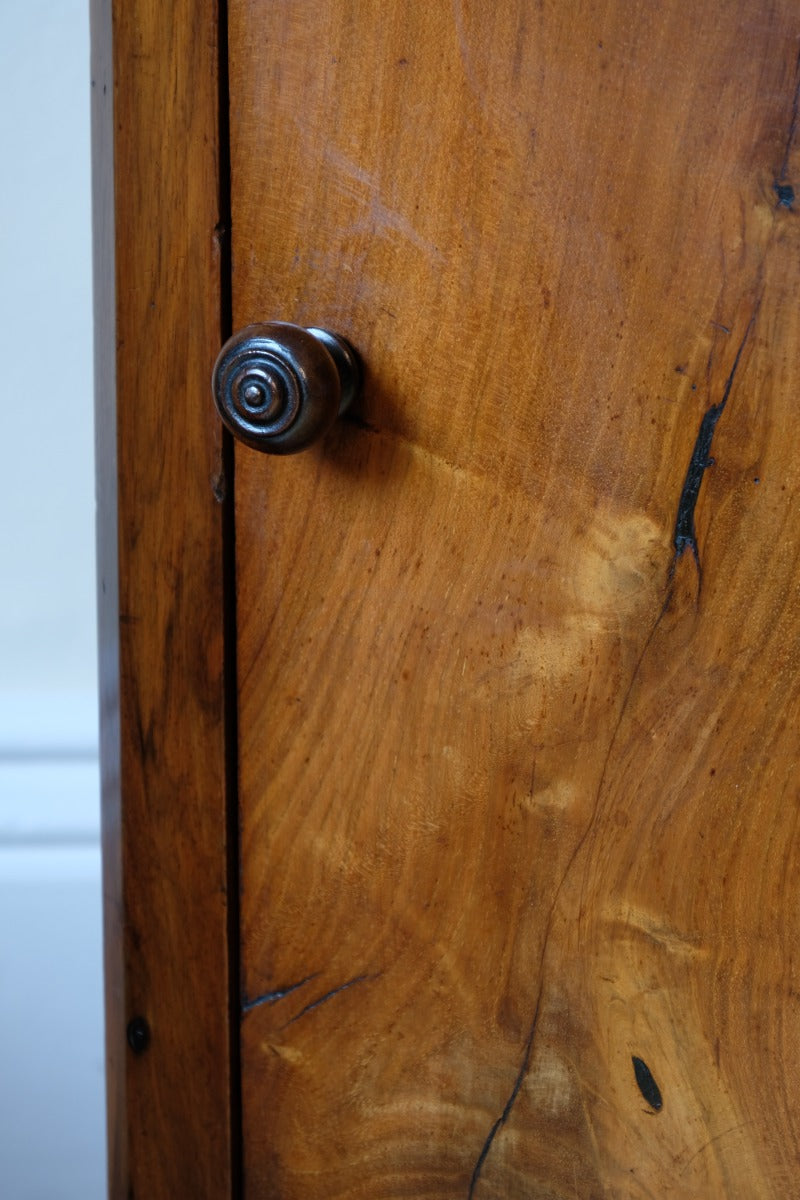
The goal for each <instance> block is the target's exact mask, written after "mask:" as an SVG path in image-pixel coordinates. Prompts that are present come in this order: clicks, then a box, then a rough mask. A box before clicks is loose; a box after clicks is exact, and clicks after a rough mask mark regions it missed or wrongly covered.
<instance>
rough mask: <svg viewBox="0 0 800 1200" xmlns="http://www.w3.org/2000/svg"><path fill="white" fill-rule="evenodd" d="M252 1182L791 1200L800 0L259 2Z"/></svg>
mask: <svg viewBox="0 0 800 1200" xmlns="http://www.w3.org/2000/svg"><path fill="white" fill-rule="evenodd" d="M228 15H229V63H230V135H231V167H232V176H231V178H232V218H233V224H232V229H233V245H232V296H233V317H234V327H239V326H244V325H246V324H248V323H251V322H254V321H263V320H270V319H280V320H288V321H294V322H297V323H299V324H306V325H312V324H313V325H320V326H324V327H327V328H330V329H332V330H335V331H337V332H339V333H342V334H344V335H346V336H347V337H348V338H349V339H350V340H351V341H352V342H353V344H354V345H355V346H356V347H357V348H358V350H359V351H360V353H361V355H362V357H363V360H364V363H365V368H366V380H365V387H364V395H363V400H362V402H361V404H360V407H359V408H358V410H357V411H356V412H355V413H353V414H352V415H351V416H349V417H348V418H346V419H345V420H343V421H341V422H339V423H338V425H337V426H336V427H335V428H334V430H333V432H331V433H330V435H329V436H328V437H327V438H326V439H325V440H324V442H323V443H322V444H321V445H319V446H318V447H317V448H315V449H312V450H310V451H308V452H306V453H304V454H302V455H298V456H297V457H296V458H291V459H273V458H270V457H267V456H262V455H259V454H258V453H256V452H254V451H252V450H250V449H247V448H245V447H237V450H236V587H237V623H238V646H237V658H238V728H239V766H238V773H239V797H240V821H241V860H240V873H241V879H240V883H241V914H240V915H241V979H242V997H241V1007H242V1023H241V1069H242V1105H243V1126H244V1185H245V1195H246V1196H248V1197H250V1198H252V1200H256V1198H259V1200H261V1198H263V1200H266V1198H267V1197H281V1200H323V1198H325V1200H357V1198H359V1197H363V1198H364V1200H367V1198H370V1200H377V1198H381V1200H383V1198H388V1197H414V1198H415V1200H421V1198H426V1200H427V1198H433V1197H464V1198H467V1197H475V1198H476V1200H484V1198H485V1200H489V1198H497V1200H499V1198H500V1197H522V1196H525V1197H531V1198H533V1197H536V1198H541V1200H543V1198H544V1197H564V1198H566V1197H575V1196H579V1197H587V1198H588V1197H600V1196H609V1197H610V1196H613V1197H645V1196H659V1197H661V1196H676V1197H677V1196H681V1197H697V1196H731V1197H742V1196H747V1197H762V1196H764V1197H766V1196H770V1197H773V1196H774V1197H779V1196H780V1197H783V1196H786V1195H788V1194H789V1193H790V1192H791V1191H792V1189H793V1187H794V1186H795V1181H796V1177H797V1166H798V1157H799V1154H800V1141H799V1140H798V1125H797V1117H796V1104H795V1102H794V1092H795V1081H796V1077H797V1073H798V1066H799V1065H800V1064H799V1063H798V1057H799V1047H800V1007H799V1006H798V988H799V987H800V982H799V980H800V961H798V949H797V947H798V944H799V943H798V935H799V934H800V928H799V925H800V906H798V894H799V893H798V868H799V867H800V857H799V855H800V849H799V848H798V843H797V829H798V813H799V812H800V810H799V809H798V799H799V796H798V782H799V779H798V732H797V720H798V682H797V665H798V658H799V651H800V643H799V642H798V638H799V636H800V625H799V624H798V617H799V616H800V610H799V608H798V582H799V581H800V554H799V552H798V538H797V529H796V520H797V516H796V513H797V497H798V485H799V483H800V479H799V477H798V455H797V441H798V433H799V432H800V409H798V389H799V388H800V336H799V335H800V323H799V322H798V311H797V296H798V283H800V241H798V236H799V235H798V225H797V203H796V201H795V196H794V188H793V181H794V180H795V179H796V173H797V166H798V149H797V125H798V81H799V80H800V76H799V75H798V36H799V35H800V25H798V14H797V8H796V5H795V4H794V3H791V2H789V0H779V2H777V3H775V4H772V5H769V6H766V7H765V5H764V4H763V3H762V2H761V0H730V2H726V0H715V2H713V3H702V4H701V3H691V4H687V3H686V2H685V0H664V2H663V3H659V4H653V3H650V2H649V0H648V2H645V0H641V2H625V3H622V2H612V3H607V4H597V3H594V2H590V0H576V2H574V3H569V4H563V3H551V2H549V0H545V2H544V3H532V2H531V0H496V2H495V3H492V4H486V3H484V2H483V0H453V2H452V3H451V2H450V0H430V2H428V3H424V4H408V3H387V2H381V3H378V2H377V0H337V2H332V0H331V2H328V0H292V3H275V2H273V0H270V2H267V0H229V3H228Z"/></svg>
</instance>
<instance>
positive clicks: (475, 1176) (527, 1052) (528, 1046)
mask: <svg viewBox="0 0 800 1200" xmlns="http://www.w3.org/2000/svg"><path fill="white" fill-rule="evenodd" d="M671 599H672V591H671V589H670V590H668V592H667V596H666V599H665V600H664V603H663V604H662V606H661V609H660V611H659V614H658V616H657V617H656V619H655V621H654V622H653V626H652V628H651V630H650V632H649V633H648V635H647V637H646V638H645V642H644V645H643V646H642V652H641V654H640V655H639V658H638V659H637V662H636V666H635V667H634V669H633V674H632V675H631V680H630V683H629V684H628V688H627V691H626V692H625V699H624V700H623V701H622V707H621V709H620V714H619V717H618V718H617V723H616V725H615V726H614V732H613V733H612V735H611V740H610V742H609V744H608V751H607V752H606V757H605V761H604V763H603V770H602V772H601V774H600V782H599V784H598V785H597V794H596V797H595V802H594V805H593V807H592V814H591V816H590V817H589V820H588V821H587V823H586V828H585V829H584V831H583V833H582V834H581V836H580V838H579V839H578V842H577V844H576V846H575V849H574V850H573V851H572V854H571V855H570V857H569V862H568V863H567V865H566V867H565V868H564V873H563V875H562V876H561V880H560V882H559V885H558V887H557V888H556V891H555V895H554V897H553V902H552V904H551V906H550V912H549V914H548V917H547V924H546V926H545V933H544V943H543V945H542V954H541V959H540V963H539V991H538V995H537V997H536V1007H535V1009H534V1014H533V1020H532V1022H531V1027H530V1031H529V1034H528V1040H527V1042H526V1043H525V1048H524V1051H523V1056H522V1065H521V1067H520V1069H519V1072H518V1073H517V1078H516V1080H515V1082H514V1087H513V1089H512V1091H511V1095H510V1096H509V1098H508V1100H507V1101H506V1105H505V1108H504V1109H503V1111H502V1113H501V1114H500V1116H499V1117H498V1119H497V1120H496V1121H495V1123H494V1125H493V1126H492V1128H491V1129H490V1131H489V1135H488V1137H487V1138H486V1141H485V1142H484V1144H483V1147H482V1149H481V1152H480V1154H479V1155H478V1159H477V1162H476V1163H475V1166H474V1168H473V1171H472V1177H471V1179H470V1185H469V1191H468V1193H467V1200H473V1197H474V1195H475V1188H476V1186H477V1184H478V1180H479V1178H480V1174H481V1171H482V1170H483V1165H484V1163H485V1161H486V1158H487V1156H488V1154H489V1151H490V1150H491V1148H492V1143H493V1142H494V1139H495V1137H496V1136H497V1134H498V1133H499V1131H500V1130H501V1129H502V1127H503V1125H505V1123H506V1121H507V1120H508V1118H509V1116H510V1114H511V1110H512V1108H513V1107H514V1104H515V1102H516V1099H517V1096H518V1095H519V1091H520V1088H521V1087H522V1084H523V1082H524V1080H525V1076H526V1075H527V1073H528V1071H529V1069H530V1064H531V1059H532V1057H533V1046H534V1040H535V1037H536V1028H537V1025H538V1022H539V1010H540V1008H541V1004H542V995H543V993H544V968H545V958H546V954H547V946H548V943H549V941H550V930H551V928H552V925H553V918H554V916H555V913H556V908H557V907H558V901H559V899H560V897H561V893H562V891H563V890H564V885H565V883H566V882H567V879H568V877H569V875H570V872H571V870H572V866H573V864H574V863H575V861H576V859H577V857H578V855H579V854H580V852H581V850H582V848H583V846H584V844H585V842H586V840H587V838H588V837H589V834H590V833H591V831H592V829H593V827H594V825H595V822H596V820H597V813H598V810H599V808H600V798H601V796H602V794H603V785H604V784H605V779H606V774H607V773H608V764H609V762H610V761H611V755H612V753H613V751H614V746H615V745H616V741H617V737H618V736H619V731H620V729H621V728H622V721H623V718H624V716H625V713H626V712H627V709H628V704H629V703H630V698H631V695H632V694H633V687H634V684H635V683H636V680H637V678H638V675H639V672H640V670H641V668H642V663H643V662H644V659H645V657H646V655H647V651H648V649H649V648H650V643H651V642H652V640H653V638H654V637H655V633H656V630H657V629H658V627H659V625H660V624H661V621H662V620H663V618H664V614H665V613H666V612H667V610H668V608H669V605H670V601H671Z"/></svg>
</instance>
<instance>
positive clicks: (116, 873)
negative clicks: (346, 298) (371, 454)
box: [92, 0, 232, 1200]
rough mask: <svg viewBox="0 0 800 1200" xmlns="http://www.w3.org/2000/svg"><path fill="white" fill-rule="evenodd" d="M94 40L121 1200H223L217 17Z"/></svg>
mask: <svg viewBox="0 0 800 1200" xmlns="http://www.w3.org/2000/svg"><path fill="white" fill-rule="evenodd" d="M112 34H113V45H112ZM92 36H93V80H92V87H93V91H92V98H93V123H94V160H95V238H96V245H95V265H96V271H95V298H96V329H97V337H96V346H97V411H98V480H99V488H98V491H99V560H100V618H101V693H102V708H103V712H102V726H103V734H102V761H103V780H104V782H103V856H104V892H105V944H106V997H107V1007H106V1029H107V1055H108V1058H107V1062H108V1092H109V1137H110V1152H109V1160H110V1162H109V1169H110V1194H111V1196H113V1197H114V1198H117V1197H119V1198H123V1197H124V1200H130V1198H131V1197H136V1198H137V1200H160V1198H161V1197H163V1198H164V1200H167V1198H168V1200H175V1198H176V1197H183V1196H192V1197H209V1198H211V1197H213V1198H214V1200H216V1198H217V1197H223V1196H229V1195H230V1194H231V1191H230V1189H231V1170H232V1167H231V1161H232V1155H231V1134H230V1120H231V1119H230V1088H229V1021H228V958H227V924H226V922H227V910H226V897H225V888H226V816H225V757H224V727H223V713H224V697H223V686H222V681H223V596H222V582H223V569H222V515H221V504H220V498H221V496H222V495H223V493H224V480H223V479H222V477H221V457H220V434H219V429H218V425H217V422H216V420H215V419H214V417H213V410H212V407H211V404H210V399H209V394H208V387H209V385H208V380H209V376H210V371H211V366H212V363H213V358H214V353H215V351H216V348H217V346H218V345H219V342H220V251H219V244H218V236H217V233H216V229H215V227H216V225H217V222H218V219H219V216H218V214H219V209H218V203H219V201H218V161H217V146H218V143H217V111H218V109H217V106H218V97H217V84H216V79H217V13H216V5H215V4H213V3H210V4H209V3H202V2H200V0H177V2H176V3H174V4H169V5H161V4H158V3H157V2H156V0H136V2H135V3H132V2H131V0H124V2H123V0H120V2H119V3H114V4H113V6H112V5H111V4H110V3H107V2H106V0H95V3H94V4H93V8H92ZM112 93H113V105H112ZM112 147H113V157H112ZM115 242H116V248H117V253H116V266H115V259H114V244H115ZM117 473H118V479H119V485H118V493H117V486H116V478H117ZM215 493H216V495H215ZM136 1017H141V1018H144V1020H145V1021H146V1022H147V1024H148V1026H149V1030H150V1044H149V1047H148V1048H147V1049H146V1050H144V1051H143V1052H142V1053H140V1054H138V1055H137V1054H134V1052H133V1050H132V1049H131V1048H130V1047H129V1046H128V1045H127V1044H126V1028H127V1026H128V1023H129V1021H131V1020H132V1019H133V1018H136Z"/></svg>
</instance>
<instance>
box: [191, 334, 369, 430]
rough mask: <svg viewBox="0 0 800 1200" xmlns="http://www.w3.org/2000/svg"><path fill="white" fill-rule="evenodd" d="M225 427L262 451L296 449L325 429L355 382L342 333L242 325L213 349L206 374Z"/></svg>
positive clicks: (354, 362) (357, 369) (357, 373)
mask: <svg viewBox="0 0 800 1200" xmlns="http://www.w3.org/2000/svg"><path fill="white" fill-rule="evenodd" d="M211 382H212V388H213V392H214V400H215V402H216V405H217V409H218V411H219V415H220V416H221V417H222V420H223V421H224V422H225V425H226V426H227V427H228V429H230V431H231V433H232V434H233V435H234V436H235V437H237V438H239V439H240V441H243V442H245V443H246V444H247V445H248V446H252V447H253V448H254V449H255V450H263V451H265V453H267V454H296V453H297V451H298V450H305V449H306V447H307V446H310V445H311V444H312V443H313V442H315V441H317V440H318V439H319V438H321V437H322V436H323V435H324V434H325V433H327V431H328V430H329V429H330V427H331V425H332V424H333V422H334V421H335V420H336V418H337V417H338V416H339V414H340V413H342V412H344V411H345V409H346V408H347V407H348V405H350V404H351V403H352V401H353V400H354V398H355V396H356V394H357V392H358V390H359V387H360V384H361V366H360V363H359V360H358V356H357V354H356V352H355V350H354V349H353V347H352V346H351V345H350V344H349V342H347V341H345V339H344V338H343V337H339V335H338V334H335V333H330V332H329V331H328V330H326V329H303V328H302V327H301V326H299V325H289V324H287V323H286V322H284V321H270V322H269V323H268V324H266V325H248V326H246V328H244V329H241V330H240V331H239V332H238V333H235V334H234V335H233V337H232V338H230V339H229V340H228V341H227V342H226V343H225V345H224V346H223V347H222V349H221V350H220V352H219V357H218V358H217V361H216V363H215V365H214V374H213V376H212V381H211Z"/></svg>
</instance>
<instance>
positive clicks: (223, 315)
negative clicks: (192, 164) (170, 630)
mask: <svg viewBox="0 0 800 1200" xmlns="http://www.w3.org/2000/svg"><path fill="white" fill-rule="evenodd" d="M217 172H218V175H217V226H216V229H215V230H214V235H215V237H216V241H217V249H218V254H219V259H218V262H219V334H220V345H222V343H223V342H225V341H226V340H227V339H228V338H229V337H230V335H231V333H232V332H233V263H232V248H231V211H232V205H231V155H230V76H229V71H228V0H218V4H217ZM234 470H235V461H234V447H233V438H232V437H231V435H230V434H229V433H227V431H225V430H223V431H222V440H221V461H220V478H219V479H218V481H217V484H216V486H215V487H214V496H215V499H216V500H217V502H218V503H219V504H220V506H221V510H222V511H221V522H220V526H221V535H222V589H223V597H222V605H223V614H222V622H223V633H222V646H223V650H222V652H223V664H222V687H223V696H224V699H223V708H224V718H223V719H224V732H223V738H224V754H225V859H226V862H225V871H226V879H225V901H226V906H227V942H228V946H227V951H228V1093H229V1114H230V1115H229V1126H228V1128H229V1137H230V1187H231V1200H241V1197H242V1196H243V1195H244V1168H243V1163H244V1133H243V1129H244V1121H243V1111H242V1110H243V1104H242V1049H241V1040H240V1037H241V1033H240V1019H241V1018H240V1013H239V997H240V995H241V991H242V978H241V977H242V958H241V946H240V938H241V904H240V889H241V868H240V862H239V713H238V697H237V686H238V667H237V640H238V637H237V613H236V525H235V512H234Z"/></svg>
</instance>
